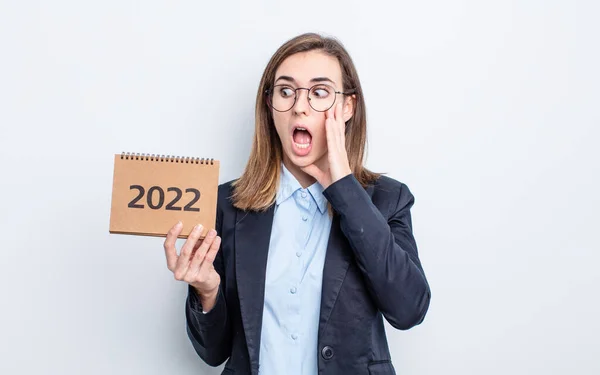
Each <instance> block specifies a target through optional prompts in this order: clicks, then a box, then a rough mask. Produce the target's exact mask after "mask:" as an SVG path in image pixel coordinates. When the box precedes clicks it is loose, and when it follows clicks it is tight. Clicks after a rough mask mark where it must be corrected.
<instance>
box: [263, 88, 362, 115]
mask: <svg viewBox="0 0 600 375" xmlns="http://www.w3.org/2000/svg"><path fill="white" fill-rule="evenodd" d="M278 86H286V87H289V88H290V89H293V90H294V103H292V106H291V107H290V108H288V109H286V110H285V111H280V110H278V109H277V108H275V107H273V99H272V97H271V94H272V92H273V90H274V89H275V88H276V87H278ZM316 86H329V87H331V88H332V89H333V92H334V93H335V94H336V95H335V98H334V99H333V103H331V106H329V108H327V109H324V110H322V111H319V110H318V109H315V107H313V106H312V104H311V103H310V95H308V94H307V96H306V99H307V100H308V105H310V108H312V109H314V110H315V111H317V112H327V111H329V110H330V109H331V107H333V106H334V105H335V101H336V100H337V95H338V94H341V95H354V94H356V89H349V90H347V91H335V88H334V87H333V86H331V85H327V84H323V83H317V84H316V85H312V86H311V87H310V88H306V87H297V88H295V89H294V88H293V87H291V86H290V85H274V86H273V87H272V88H270V89H266V90H265V94H266V95H267V104H268V106H269V107H271V108H273V109H274V110H275V111H277V112H287V111H289V110H291V109H292V108H294V106H295V105H296V101H297V100H298V96H299V95H298V90H307V91H308V92H309V93H310V90H312V89H313V88H315V87H316Z"/></svg>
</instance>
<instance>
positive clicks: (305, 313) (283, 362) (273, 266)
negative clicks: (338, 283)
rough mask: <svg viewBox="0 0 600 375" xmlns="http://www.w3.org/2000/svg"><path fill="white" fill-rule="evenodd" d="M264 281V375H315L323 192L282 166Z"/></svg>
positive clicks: (325, 219) (327, 223)
mask: <svg viewBox="0 0 600 375" xmlns="http://www.w3.org/2000/svg"><path fill="white" fill-rule="evenodd" d="M275 204H276V207H275V216H274V218H273V229H272V231H271V240H270V243H269V255H268V258H267V271H266V279H265V301H264V310H263V320H262V330H261V338H260V357H259V371H258V373H259V374H260V375H282V374H285V375H316V374H317V369H318V367H317V363H318V362H317V360H318V357H317V355H318V349H317V338H318V330H319V313H320V309H321V285H322V282H323V266H324V264H325V252H326V250H327V242H328V240H329V232H330V230H331V219H330V217H329V214H328V212H327V199H326V198H325V196H324V195H323V187H322V186H321V185H320V184H319V183H318V182H315V183H314V184H313V185H311V186H309V187H308V188H307V189H303V188H302V186H301V185H300V183H299V182H298V180H296V178H295V177H294V175H292V174H291V173H290V171H288V170H287V168H285V166H283V165H282V173H281V177H280V184H279V190H278V192H277V198H276V202H275Z"/></svg>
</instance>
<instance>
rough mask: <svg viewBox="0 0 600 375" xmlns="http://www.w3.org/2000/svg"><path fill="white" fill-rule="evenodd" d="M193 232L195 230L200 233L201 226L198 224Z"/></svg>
mask: <svg viewBox="0 0 600 375" xmlns="http://www.w3.org/2000/svg"><path fill="white" fill-rule="evenodd" d="M194 230H195V231H200V230H202V224H198V225H196V226H195V227H194Z"/></svg>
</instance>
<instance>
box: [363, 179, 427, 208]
mask: <svg viewBox="0 0 600 375" xmlns="http://www.w3.org/2000/svg"><path fill="white" fill-rule="evenodd" d="M369 188H370V189H373V201H375V200H378V201H386V202H387V203H388V204H389V205H390V206H392V208H393V206H395V207H396V208H402V207H406V206H408V207H410V206H412V205H413V204H414V200H415V197H414V195H413V194H412V192H411V190H410V189H409V188H408V186H407V185H406V184H405V183H403V182H401V181H398V180H396V179H394V178H392V177H389V176H384V175H381V176H379V178H378V179H377V180H376V181H375V182H374V183H373V184H372V185H371V186H369ZM369 188H367V189H369Z"/></svg>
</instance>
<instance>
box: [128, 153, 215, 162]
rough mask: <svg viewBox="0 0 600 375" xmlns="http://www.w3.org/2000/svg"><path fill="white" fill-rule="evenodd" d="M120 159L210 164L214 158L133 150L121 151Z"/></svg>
mask: <svg viewBox="0 0 600 375" xmlns="http://www.w3.org/2000/svg"><path fill="white" fill-rule="evenodd" d="M121 159H125V160H145V161H158V162H167V163H182V164H183V163H186V164H207V165H208V164H210V165H214V160H215V159H208V158H194V157H189V156H174V155H158V154H156V155H155V154H140V153H133V152H122V153H121Z"/></svg>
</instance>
